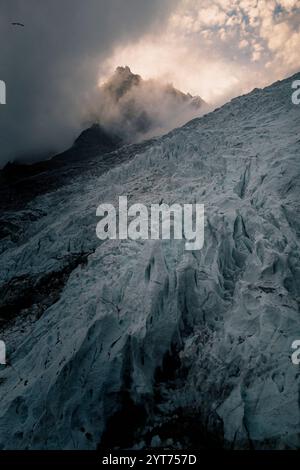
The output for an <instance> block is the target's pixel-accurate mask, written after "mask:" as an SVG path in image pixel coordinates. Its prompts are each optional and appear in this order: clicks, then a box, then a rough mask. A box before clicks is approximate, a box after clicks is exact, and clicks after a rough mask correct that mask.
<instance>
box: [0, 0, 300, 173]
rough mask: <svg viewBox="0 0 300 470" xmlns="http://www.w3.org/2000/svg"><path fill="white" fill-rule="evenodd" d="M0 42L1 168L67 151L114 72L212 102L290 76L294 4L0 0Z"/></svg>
mask: <svg viewBox="0 0 300 470" xmlns="http://www.w3.org/2000/svg"><path fill="white" fill-rule="evenodd" d="M14 21H20V22H22V23H24V24H25V27H24V28H22V27H18V26H12V25H11V23H12V22H14ZM0 44H1V48H0V80H4V81H5V82H6V85H7V104H6V105H0V146H1V147H0V165H1V164H2V165H3V164H4V163H5V162H7V161H8V160H12V159H14V157H15V156H16V155H19V156H23V158H24V159H28V158H37V159H39V158H41V155H42V154H43V152H49V151H50V152H55V151H58V150H61V149H62V148H64V147H67V146H68V145H69V144H70V143H71V142H72V140H73V139H74V137H76V135H77V133H78V132H79V130H80V129H81V128H82V125H83V123H82V116H83V115H84V114H86V113H85V111H86V110H85V109H84V108H85V106H86V103H87V102H88V101H89V100H88V99H87V98H88V95H89V93H90V92H91V91H93V89H94V88H95V87H96V86H97V84H98V83H102V81H103V80H104V79H105V78H106V77H107V76H108V75H109V74H110V73H111V72H112V71H113V69H114V68H115V67H116V66H117V65H129V66H130V67H131V69H132V71H133V72H135V73H139V74H141V75H142V76H143V77H144V78H152V77H156V78H157V77H160V78H162V79H164V80H167V81H170V82H173V83H174V85H175V86H177V87H178V88H180V89H182V90H183V91H184V92H191V93H192V94H199V95H200V96H201V97H203V98H204V99H205V100H206V101H209V102H211V103H215V104H221V103H224V102H225V101H226V100H228V99H230V98H231V97H233V96H237V95H239V94H241V93H245V92H247V91H250V90H251V89H252V88H254V87H257V86H264V85H267V84H269V83H272V82H273V81H275V80H277V79H279V78H284V77H286V76H288V75H290V74H292V73H293V72H295V71H298V70H299V69H300V54H299V45H300V0H278V1H277V0H85V1H82V0H51V1H50V0H1V5H0Z"/></svg>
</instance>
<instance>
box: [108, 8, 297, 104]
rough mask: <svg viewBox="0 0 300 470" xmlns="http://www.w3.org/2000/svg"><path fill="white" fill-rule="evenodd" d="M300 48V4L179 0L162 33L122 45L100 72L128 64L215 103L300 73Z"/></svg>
mask: <svg viewBox="0 0 300 470" xmlns="http://www.w3.org/2000/svg"><path fill="white" fill-rule="evenodd" d="M299 46H300V1H299V0H181V1H180V2H179V4H178V5H177V6H176V7H175V8H174V9H173V11H172V13H171V14H170V16H169V18H168V20H167V22H166V25H165V28H164V30H163V31H161V34H160V35H157V34H156V35H154V34H145V35H144V36H143V37H141V38H140V40H139V42H138V43H134V44H133V43H131V44H127V45H125V46H124V45H119V46H118V47H116V49H115V50H114V53H113V55H112V56H110V57H109V58H108V60H107V62H106V63H105V64H104V69H103V70H104V71H105V70H106V71H107V73H110V71H111V70H112V69H114V68H115V66H116V65H119V64H122V63H127V64H128V65H129V66H131V67H132V69H133V70H135V71H136V73H140V74H142V75H143V76H144V77H145V78H150V77H153V76H160V77H165V79H166V80H169V81H172V82H173V83H174V85H175V86H176V87H177V88H179V89H181V90H183V91H189V92H190V93H192V94H198V95H200V96H201V97H202V98H203V99H204V100H206V101H208V102H210V103H214V104H216V105H217V104H223V103H224V102H225V101H226V100H228V99H230V98H232V97H234V96H237V95H240V94H242V93H246V92H248V91H250V90H251V89H253V88H255V87H261V86H265V85H267V84H269V83H271V82H273V81H275V80H277V79H282V78H285V77H287V76H288V75H290V74H292V73H294V72H296V71H298V70H299V69H300V54H299ZM103 73H105V72H103Z"/></svg>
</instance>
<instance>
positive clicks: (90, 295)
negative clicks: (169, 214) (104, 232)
mask: <svg viewBox="0 0 300 470" xmlns="http://www.w3.org/2000/svg"><path fill="white" fill-rule="evenodd" d="M299 78H300V76H299V74H298V75H296V76H295V77H292V78H290V79H287V80H284V81H282V82H278V83H275V84H274V85H272V86H271V87H268V88H266V89H264V90H258V89H256V90H254V91H253V92H252V93H250V94H248V95H245V96H242V97H239V98H236V99H234V100H233V101H231V102H230V103H228V104H227V105H225V106H223V107H222V108H220V109H218V110H216V111H214V112H213V113H210V114H208V115H206V116H204V117H202V118H200V119H195V120H193V121H191V122H190V123H188V124H187V125H185V126H184V127H182V128H180V129H177V130H175V131H173V132H171V133H169V134H168V135H166V136H164V137H161V138H157V139H153V140H152V141H151V142H148V143H141V144H138V145H135V146H128V147H122V148H121V149H118V150H116V151H115V152H112V153H109V154H107V155H106V156H105V157H103V158H102V159H100V160H97V159H95V160H93V163H91V164H90V165H91V166H90V168H91V169H92V170H91V171H88V172H84V173H82V172H81V173H82V174H80V175H79V174H78V175H76V174H74V178H73V180H72V182H70V181H69V182H68V184H67V185H63V186H61V187H59V188H57V189H55V190H52V191H49V192H48V193H43V194H39V195H37V196H36V197H34V198H33V199H32V200H30V201H29V202H28V204H27V205H26V206H25V207H21V208H20V209H17V208H15V209H10V211H7V213H4V215H3V216H4V217H6V220H7V223H8V222H9V221H10V223H11V226H10V230H8V228H9V227H8V228H7V231H6V232H4V233H2V240H1V247H2V248H1V259H0V266H1V272H0V283H1V305H0V315H1V316H2V320H3V326H2V327H1V331H0V338H1V339H2V340H5V342H6V346H7V362H8V365H7V366H6V367H4V366H0V367H1V369H0V403H1V406H0V448H2V449H23V448H30V449H95V448H97V447H101V446H109V447H110V448H113V447H130V448H132V447H134V448H141V447H144V446H150V445H152V446H160V445H161V446H166V447H171V448H172V447H174V448H187V447H188V446H196V447H197V448H206V447H230V448H234V449H239V448H243V449H244V448H250V449H253V448H255V449H260V448H263V449H268V448H272V449H273V448H299V446H300V442H299V435H300V411H299V401H300V400H299V398H300V396H299V367H297V366H294V365H293V364H292V362H291V353H292V350H291V344H292V342H293V341H294V340H295V339H299V338H300V316H299V294H300V283H299V276H300V250H299V248H300V247H299V233H300V213H299V212H300V207H299V167H300V163H299V153H300V140H299V129H300V107H297V106H295V105H293V104H292V102H291V84H292V81H293V80H295V79H299ZM103 161H106V162H107V161H109V162H115V161H117V162H118V164H114V165H113V166H112V167H110V169H108V167H107V166H105V167H103ZM99 162H101V165H102V166H101V168H100V169H99V168H98V166H97V165H100V163H99ZM103 168H104V169H103ZM120 195H127V196H128V198H129V201H130V204H131V203H133V202H141V203H144V204H153V203H159V202H161V201H163V202H165V203H169V204H171V203H174V202H178V203H181V204H182V203H185V202H186V203H191V202H198V203H204V204H205V213H206V227H205V244H204V248H203V249H202V250H201V251H195V252H188V251H185V249H184V240H183V241H182V242H181V241H130V240H122V241H118V240H114V241H113V240H107V241H105V242H100V241H99V240H98V239H97V238H96V233H95V227H96V223H97V220H96V208H97V206H98V205H99V204H100V203H101V202H111V203H114V204H116V206H117V204H118V197H119V196H120ZM14 227H17V229H15V230H14Z"/></svg>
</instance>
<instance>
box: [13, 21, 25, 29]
mask: <svg viewBox="0 0 300 470" xmlns="http://www.w3.org/2000/svg"><path fill="white" fill-rule="evenodd" d="M12 25H13V26H22V27H23V28H24V26H25V25H24V24H23V23H17V22H15V23H12Z"/></svg>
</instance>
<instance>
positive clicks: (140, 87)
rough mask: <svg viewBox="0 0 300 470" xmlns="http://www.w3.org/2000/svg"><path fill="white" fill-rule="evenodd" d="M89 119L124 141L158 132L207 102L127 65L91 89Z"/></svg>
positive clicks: (203, 108)
mask: <svg viewBox="0 0 300 470" xmlns="http://www.w3.org/2000/svg"><path fill="white" fill-rule="evenodd" d="M88 110H89V113H90V114H89V115H88V116H89V120H90V121H91V122H93V123H95V122H97V123H99V124H100V125H101V126H102V127H104V128H105V129H106V130H107V131H109V132H111V133H112V134H113V135H118V136H120V137H122V139H123V140H124V141H125V142H127V143H133V142H137V141H139V140H142V139H145V138H149V137H153V136H155V135H156V136H157V135H161V134H163V133H166V132H168V131H170V130H171V129H174V128H175V127H178V126H180V125H182V124H184V123H185V122H187V121H190V120H191V119H193V118H195V117H199V116H200V114H203V113H204V112H205V111H207V110H208V105H207V104H206V103H205V102H204V101H203V100H202V99H201V98H200V97H199V96H196V97H193V96H191V95H190V94H185V93H182V92H181V91H179V90H177V89H176V88H174V87H173V85H172V84H166V83H163V82H162V81H161V80H158V79H156V80H143V78H142V77H141V76H140V75H137V74H134V73H132V72H131V70H130V68H129V67H128V66H125V67H118V68H117V69H116V71H115V73H114V74H113V76H112V77H111V78H110V79H108V80H107V81H106V82H105V83H104V84H103V85H102V86H101V87H99V89H98V90H97V91H96V92H95V93H94V96H93V97H92V100H91V101H90V103H89V105H88Z"/></svg>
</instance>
